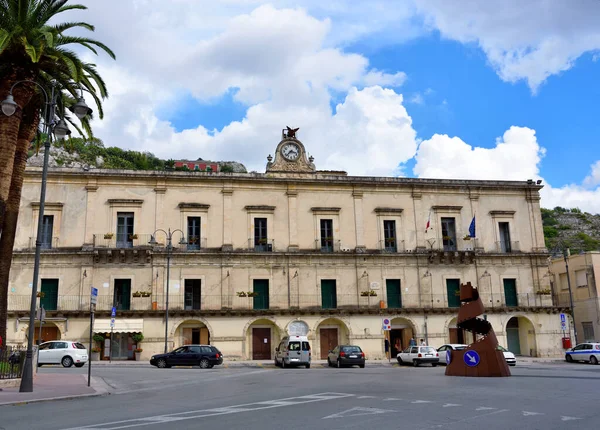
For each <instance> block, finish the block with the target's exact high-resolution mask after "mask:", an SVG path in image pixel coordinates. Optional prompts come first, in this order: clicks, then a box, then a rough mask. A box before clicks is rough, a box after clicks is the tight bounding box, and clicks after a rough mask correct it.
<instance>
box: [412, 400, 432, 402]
mask: <svg viewBox="0 0 600 430" xmlns="http://www.w3.org/2000/svg"><path fill="white" fill-rule="evenodd" d="M411 403H432V401H431V400H414V401H412V402H411Z"/></svg>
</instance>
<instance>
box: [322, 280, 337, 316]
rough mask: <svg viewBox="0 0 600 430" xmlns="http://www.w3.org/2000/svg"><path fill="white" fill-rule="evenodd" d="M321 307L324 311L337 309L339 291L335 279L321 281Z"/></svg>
mask: <svg viewBox="0 0 600 430" xmlns="http://www.w3.org/2000/svg"><path fill="white" fill-rule="evenodd" d="M321 307H322V308H323V309H335V308H337V289H336V285H335V279H322V280H321Z"/></svg>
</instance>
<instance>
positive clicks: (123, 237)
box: [117, 212, 133, 248]
mask: <svg viewBox="0 0 600 430" xmlns="http://www.w3.org/2000/svg"><path fill="white" fill-rule="evenodd" d="M132 247H133V212H118V213H117V248H132Z"/></svg>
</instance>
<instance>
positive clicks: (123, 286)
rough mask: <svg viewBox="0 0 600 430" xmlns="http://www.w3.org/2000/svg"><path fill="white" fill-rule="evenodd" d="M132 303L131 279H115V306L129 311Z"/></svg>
mask: <svg viewBox="0 0 600 430" xmlns="http://www.w3.org/2000/svg"><path fill="white" fill-rule="evenodd" d="M130 305H131V279H115V292H114V298H113V306H114V307H115V308H117V310H118V311H128V310H129V308H130Z"/></svg>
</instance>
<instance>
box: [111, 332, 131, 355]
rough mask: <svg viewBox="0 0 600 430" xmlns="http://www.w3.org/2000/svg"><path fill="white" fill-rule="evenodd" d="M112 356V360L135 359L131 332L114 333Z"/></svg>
mask: <svg viewBox="0 0 600 430" xmlns="http://www.w3.org/2000/svg"><path fill="white" fill-rule="evenodd" d="M110 356H111V359H112V360H129V359H133V339H131V336H130V335H129V333H113V334H112V339H111V351H110Z"/></svg>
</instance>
